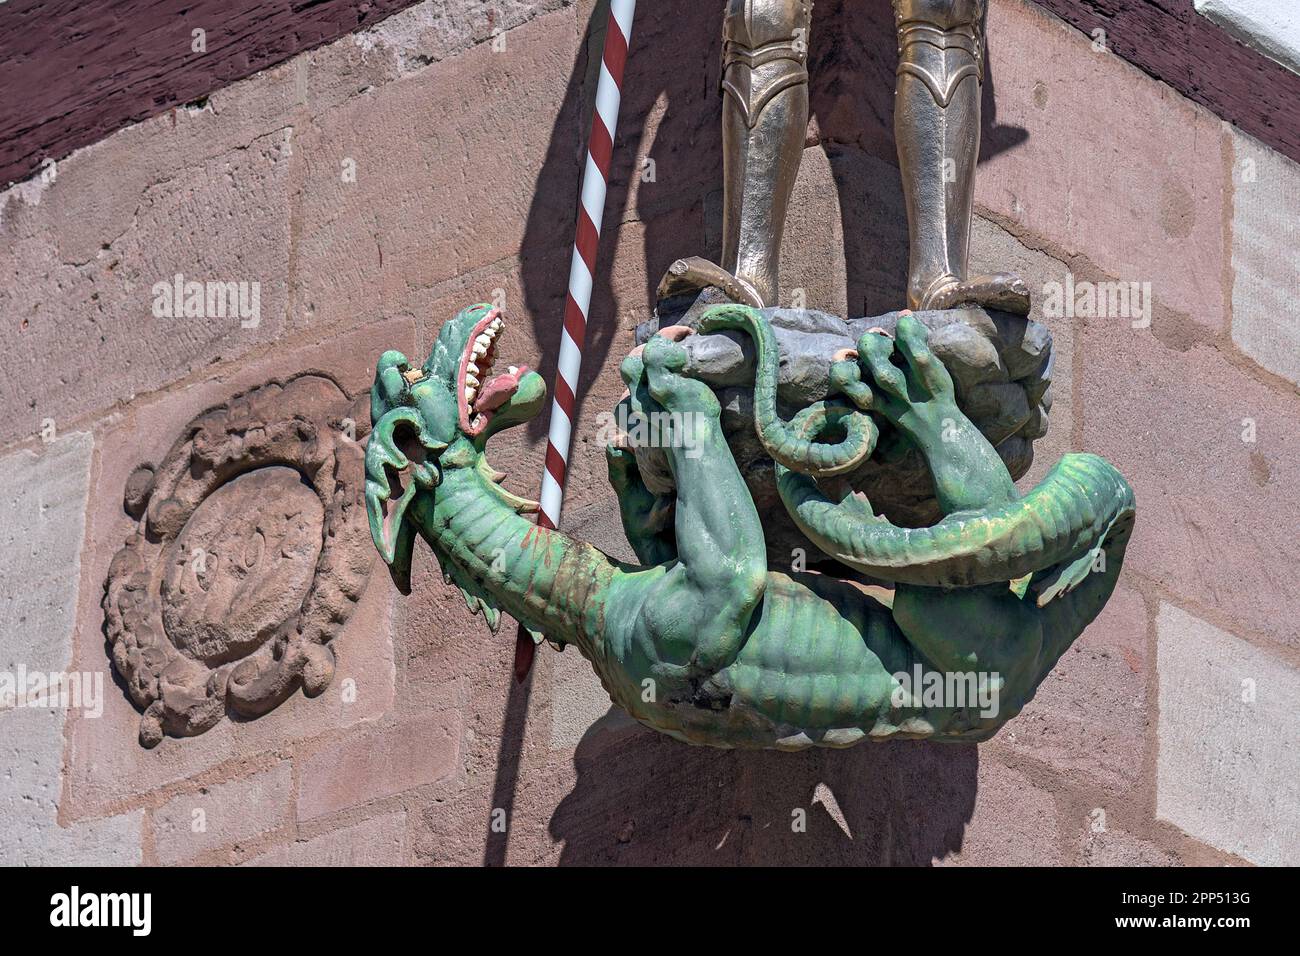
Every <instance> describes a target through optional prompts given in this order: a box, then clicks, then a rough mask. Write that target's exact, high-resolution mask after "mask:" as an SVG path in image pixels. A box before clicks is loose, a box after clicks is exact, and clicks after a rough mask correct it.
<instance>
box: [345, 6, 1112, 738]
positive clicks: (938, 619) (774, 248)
mask: <svg viewBox="0 0 1300 956" xmlns="http://www.w3.org/2000/svg"><path fill="white" fill-rule="evenodd" d="M810 8H811V5H810V3H809V2H807V0H729V3H728V7H727V15H726V19H725V26H724V44H723V58H724V63H723V74H722V101H723V108H722V109H723V151H724V157H723V159H724V162H723V193H724V195H723V207H724V230H723V243H722V245H723V248H722V256H721V261H720V263H714V262H711V261H708V260H706V259H703V258H699V257H689V258H684V259H680V260H678V261H677V262H675V263H674V264H673V265H672V266H671V267H670V269H669V271H668V274H667V275H666V276H665V277H664V279H663V281H662V282H661V283H660V285H659V288H658V293H657V297H656V303H655V314H654V318H653V319H652V320H650V321H649V322H647V323H645V324H644V325H643V326H642V327H641V328H640V329H639V330H638V341H639V342H640V344H639V345H638V346H637V347H636V348H635V349H634V350H633V351H632V353H631V354H630V355H628V356H627V358H625V359H624V360H623V362H622V364H621V367H620V369H619V372H620V375H621V377H622V380H623V382H624V384H625V386H626V391H625V392H624V394H623V396H622V398H621V400H620V401H619V402H618V404H617V407H616V408H615V409H614V413H613V415H612V416H610V421H611V423H612V424H611V425H610V426H609V427H608V428H607V434H606V435H604V436H603V437H604V438H605V440H606V442H605V443H606V457H607V464H608V474H609V480H610V483H611V485H612V487H613V489H614V492H615V494H616V496H617V498H618V506H619V511H620V516H621V518H622V523H623V530H624V533H625V534H626V536H627V539H628V541H629V543H630V544H631V545H632V549H633V551H634V552H635V554H636V556H637V559H638V563H637V564H626V563H623V562H620V561H617V560H615V559H613V558H611V557H609V556H608V555H606V554H604V553H603V552H601V551H599V550H598V549H596V548H595V547H593V546H591V545H589V544H587V543H585V542H582V541H578V540H575V539H573V538H570V537H568V536H566V535H564V534H562V533H561V532H559V531H556V530H553V529H552V528H551V527H547V526H543V525H537V524H534V523H533V522H532V521H531V520H529V519H528V518H526V517H524V516H525V515H526V514H528V513H529V512H531V511H534V510H536V508H537V505H536V503H535V502H531V501H527V500H525V499H523V498H520V497H518V496H516V495H514V494H512V493H510V492H508V491H506V490H505V489H504V488H503V487H502V485H501V481H502V479H503V478H504V476H503V475H501V474H499V473H498V472H496V471H495V470H494V469H493V468H492V467H491V466H490V465H489V464H488V463H487V459H486V457H485V451H486V445H487V442H488V440H489V438H491V437H492V436H493V435H495V434H497V433H499V432H501V431H503V430H505V429H508V428H510V427H511V426H514V425H518V424H519V423H521V422H524V421H527V420H528V419H530V418H532V417H533V416H534V415H536V414H537V413H538V412H539V411H540V410H541V408H542V406H543V404H544V397H545V391H546V388H545V384H544V382H543V381H542V379H541V377H540V376H539V375H538V374H537V373H536V372H532V371H529V370H528V369H527V367H526V366H515V365H510V366H509V367H508V369H507V370H506V371H500V366H501V364H503V363H501V362H500V361H499V360H498V355H499V352H500V350H501V349H500V347H501V336H502V335H503V334H504V332H505V331H506V328H507V326H506V322H505V317H504V316H503V315H502V313H501V311H500V310H499V309H496V308H493V307H491V306H489V305H477V306H473V307H471V308H468V309H466V310H464V311H463V312H461V313H460V314H458V315H456V316H455V317H453V318H451V319H450V320H448V321H447V322H446V324H445V325H444V326H443V328H442V330H441V332H440V334H439V336H438V339H437V341H436V342H435V343H434V345H433V348H432V351H431V352H430V354H429V356H428V358H427V359H426V360H425V361H424V363H423V364H422V365H412V364H411V362H410V361H409V360H408V359H407V357H406V356H405V355H402V354H401V353H400V352H392V351H390V352H386V353H384V355H383V356H382V357H381V358H380V360H379V363H378V366H377V369H376V376H375V383H374V386H373V388H372V391H371V420H372V421H373V422H374V423H375V424H374V431H373V434H372V436H371V440H370V442H369V444H368V446H367V449H366V507H367V511H368V516H369V523H370V530H371V534H372V537H373V539H374V543H375V545H376V547H377V548H378V549H379V552H380V554H381V555H382V556H383V559H384V561H385V562H386V563H387V564H388V565H389V567H390V570H391V571H392V574H393V576H394V579H395V580H396V581H397V583H398V586H399V588H401V589H402V590H403V591H404V592H406V591H409V588H410V567H411V561H412V555H413V552H414V547H415V541H416V538H417V537H418V538H423V539H424V540H425V541H426V542H427V543H428V545H429V546H430V547H431V549H432V550H433V553H434V555H435V556H436V557H437V559H438V561H439V563H440V564H441V566H442V570H443V575H444V578H445V579H446V580H447V581H448V582H449V583H452V584H454V585H455V586H456V587H458V588H459V589H460V590H461V592H462V593H463V595H464V597H465V601H466V603H467V604H468V605H469V607H470V609H471V610H473V611H475V612H476V613H481V614H482V615H483V616H484V618H485V619H486V621H487V623H488V625H489V627H490V628H491V629H492V630H493V631H494V632H495V631H496V630H497V629H498V628H499V626H500V621H501V612H502V611H505V612H506V613H508V614H510V615H511V616H512V617H514V618H515V619H516V620H518V621H519V622H520V623H521V624H522V625H523V626H524V627H525V628H526V629H527V631H528V632H529V633H530V634H531V635H532V638H533V642H534V643H540V641H541V640H542V639H546V640H549V641H550V642H551V643H552V644H555V645H557V646H559V647H561V648H563V647H565V646H568V645H573V646H574V647H576V648H577V649H578V652H579V653H580V654H582V656H583V657H585V658H586V659H587V660H588V661H589V662H590V663H591V665H592V667H593V669H594V670H595V672H596V674H597V675H598V676H599V678H600V680H601V682H602V684H603V686H604V687H605V689H606V690H607V691H608V692H609V695H610V698H611V699H612V700H613V701H614V702H615V703H616V704H618V705H619V706H620V707H622V708H624V709H625V710H626V711H627V712H628V713H629V714H631V715H632V716H633V717H634V718H635V719H637V720H638V721H640V722H641V723H643V724H645V725H646V726H648V727H651V728H654V729H656V730H658V731H661V732H663V733H666V734H669V735H671V736H673V737H675V738H677V739H679V740H683V741H686V742H688V743H692V744H705V745H710V746H716V747H763V748H775V749H781V750H797V749H802V748H805V747H810V746H826V747H845V746H849V745H852V744H855V743H857V742H859V741H862V740H885V739H890V738H905V739H907V738H925V739H933V740H944V741H980V740H985V739H988V738H989V737H991V736H992V735H993V734H995V733H996V732H997V731H998V729H999V728H1001V727H1002V726H1003V725H1004V724H1005V723H1006V722H1007V721H1008V720H1010V719H1012V718H1013V717H1015V716H1016V714H1018V713H1019V712H1020V710H1021V708H1022V707H1023V706H1024V705H1025V703H1026V702H1028V701H1029V700H1030V699H1031V698H1032V697H1033V695H1034V693H1035V691H1036V690H1037V688H1038V686H1039V684H1040V683H1041V682H1042V681H1043V680H1044V678H1045V677H1046V676H1047V673H1048V672H1049V671H1050V670H1051V668H1052V667H1054V666H1055V665H1056V663H1057V661H1058V660H1059V659H1060V657H1061V655H1062V654H1063V653H1064V652H1065V650H1066V649H1067V648H1069V646H1070V645H1071V643H1072V642H1073V641H1074V640H1075V638H1076V637H1078V635H1079V634H1080V633H1082V631H1083V629H1084V628H1085V627H1086V626H1087V625H1088V624H1089V623H1090V622H1091V621H1092V620H1093V619H1094V618H1095V617H1096V616H1097V615H1098V614H1099V613H1100V612H1101V610H1102V608H1103V607H1104V606H1105V604H1106V601H1107V600H1108V599H1109V597H1110V595H1111V593H1112V591H1113V590H1114V587H1115V583H1116V581H1117V579H1118V576H1119V574H1120V570H1121V566H1122V564H1123V559H1124V553H1125V549H1126V548H1127V545H1128V541H1129V538H1130V536H1131V534H1132V529H1133V522H1134V520H1135V507H1136V506H1135V501H1134V496H1133V492H1132V490H1131V489H1130V487H1129V486H1128V484H1127V482H1125V480H1124V478H1123V477H1122V476H1121V475H1120V474H1119V472H1118V471H1116V470H1115V468H1114V467H1113V466H1112V465H1110V464H1109V463H1108V462H1107V461H1105V460H1104V459H1102V458H1099V457H1097V456H1095V455H1088V454H1069V455H1066V456H1065V457H1064V458H1062V459H1061V461H1060V462H1058V463H1057V464H1056V466H1055V467H1054V468H1053V469H1051V471H1049V472H1048V473H1047V475H1046V477H1045V478H1043V480H1042V481H1041V482H1040V483H1039V484H1038V485H1037V486H1036V487H1034V488H1032V489H1030V490H1029V491H1027V492H1025V493H1022V492H1021V491H1020V490H1019V489H1018V488H1017V487H1016V485H1015V479H1017V478H1020V477H1022V476H1023V475H1024V474H1025V473H1026V472H1027V471H1028V469H1029V466H1030V463H1031V462H1032V456H1033V443H1034V441H1035V440H1036V439H1038V438H1040V437H1042V435H1043V434H1044V433H1045V431H1046V428H1047V418H1048V413H1049V412H1050V408H1051V395H1050V386H1051V378H1052V347H1051V337H1050V336H1049V335H1048V333H1047V330H1046V329H1045V328H1043V327H1042V326H1041V325H1039V324H1037V323H1035V322H1033V321H1031V320H1030V319H1029V318H1028V315H1029V312H1030V296H1029V292H1028V289H1027V287H1026V285H1025V283H1024V282H1023V281H1022V280H1021V279H1019V278H1018V277H1016V276H1014V275H1012V274H1010V273H1002V272H999V273H993V274H990V275H983V276H971V275H969V274H968V271H967V264H968V263H967V260H968V245H969V236H970V220H971V202H972V197H973V195H974V191H973V181H974V172H975V161H976V157H977V156H978V153H979V131H980V87H981V84H982V83H983V76H984V3H983V0H895V3H894V11H895V20H896V27H897V36H898V48H899V66H898V70H897V77H896V87H895V105H896V108H895V126H896V139H897V143H898V150H899V159H900V171H901V176H902V184H903V193H904V199H905V205H906V208H907V214H908V223H909V228H910V255H909V260H910V264H909V275H908V279H907V286H906V289H903V290H900V296H899V299H900V305H902V304H903V303H906V306H907V308H901V309H899V310H898V311H895V312H891V313H888V314H886V315H882V316H874V317H870V318H859V319H841V318H838V317H836V316H831V315H826V314H824V313H821V312H815V311H811V310H806V309H781V308H775V307H773V304H774V303H775V302H776V300H777V292H778V288H779V277H778V275H777V263H778V262H779V259H780V256H779V249H780V241H781V232H782V228H783V223H784V221H785V212H786V206H787V204H788V202H789V198H790V191H791V188H792V187H793V183H794V180H795V173H796V171H797V167H798V163H799V158H800V155H801V154H802V150H803V144H804V139H805V132H806V126H807V122H808V103H807V99H808V91H807V83H808V77H807V71H806V61H807V46H806V42H807V38H808V30H809V25H810V22H811V21H810ZM628 16H630V13H628V14H627V15H625V17H624V19H627V17H628ZM565 324H566V330H567V328H568V324H569V319H568V317H567V316H566V323H565ZM570 351H572V349H570ZM563 354H564V353H562V358H561V362H562V363H563V362H564V361H565V359H564V358H563ZM548 467H549V463H548Z"/></svg>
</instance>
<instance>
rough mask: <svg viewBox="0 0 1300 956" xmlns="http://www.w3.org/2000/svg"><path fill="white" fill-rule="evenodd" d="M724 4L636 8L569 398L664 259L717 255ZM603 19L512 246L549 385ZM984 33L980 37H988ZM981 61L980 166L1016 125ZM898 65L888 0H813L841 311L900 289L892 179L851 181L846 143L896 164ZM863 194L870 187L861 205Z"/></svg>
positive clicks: (902, 233) (638, 308)
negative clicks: (637, 280) (619, 257)
mask: <svg viewBox="0 0 1300 956" xmlns="http://www.w3.org/2000/svg"><path fill="white" fill-rule="evenodd" d="M725 6H726V0H708V2H704V3H673V4H649V3H643V4H641V6H640V7H639V8H638V10H637V13H636V24H635V27H634V29H633V32H632V46H631V50H630V51H629V56H628V65H627V71H626V74H625V76H624V81H623V101H622V110H621V115H620V117H619V128H618V131H617V135H616V138H615V144H614V156H613V162H612V164H611V169H610V182H609V190H608V193H607V197H606V202H605V219H604V223H603V232H602V236H601V245H600V249H601V255H600V260H599V262H598V265H597V269H596V273H597V274H596V277H595V280H596V281H595V285H594V288H593V290H592V304H591V316H592V320H591V324H590V327H589V328H588V330H587V340H586V344H585V348H584V361H583V373H582V378H581V381H580V385H579V393H578V404H579V409H581V405H582V402H583V398H584V396H585V395H586V394H587V393H588V390H589V386H590V384H591V382H592V380H593V379H595V378H596V377H597V376H598V375H603V374H609V371H608V370H607V369H606V362H607V361H608V359H609V358H610V356H609V351H610V347H611V345H612V343H613V340H614V336H615V332H616V331H617V329H618V327H619V323H620V321H621V320H620V313H621V310H625V311H626V312H627V313H629V318H628V319H627V320H625V321H624V324H625V325H628V326H629V327H630V326H631V325H635V324H636V323H637V322H639V321H643V320H644V319H646V318H648V316H649V312H650V310H651V308H652V305H653V297H654V289H655V286H656V285H657V284H658V281H659V278H660V277H661V276H662V275H663V273H664V271H665V270H666V269H667V267H668V266H669V265H670V264H671V263H672V262H673V260H675V259H677V258H679V257H681V256H688V255H702V256H705V257H707V258H711V259H715V260H716V259H717V258H719V255H720V250H721V243H722V235H721V202H722V135H721V109H722V102H721V94H720V93H719V90H718V84H719V80H720V77H721V72H722V64H721V57H722V52H721V51H722V16H723V12H724V7H725ZM608 16H609V4H608V0H599V2H597V3H596V5H595V8H594V11H593V13H592V16H591V19H590V20H589V21H588V24H587V28H586V32H585V34H584V38H583V44H582V46H581V48H580V52H579V55H578V57H577V58H576V60H575V63H574V66H573V70H572V72H571V73H570V75H569V81H568V86H567V89H566V92H565V97H564V103H563V106H562V107H561V109H560V112H559V115H558V116H557V117H556V119H555V124H554V126H553V127H552V131H551V138H550V143H549V144H548V146H547V149H546V156H545V159H544V162H543V166H542V170H541V172H540V174H539V175H538V179H537V183H536V186H535V189H534V192H533V201H532V206H531V207H530V210H529V215H528V222H527V225H526V227H525V232H524V239H523V244H522V247H521V249H520V259H521V263H522V267H521V279H522V284H523V294H524V307H525V309H526V311H527V312H528V315H529V317H530V320H531V321H532V324H533V333H534V337H535V340H536V341H537V342H538V343H540V345H541V347H542V349H543V354H542V355H541V357H540V361H539V371H540V372H541V373H542V374H543V375H545V376H546V380H547V381H548V382H551V381H554V380H555V367H556V361H557V356H558V348H559V337H560V327H561V324H562V321H563V316H564V302H565V294H566V291H567V287H568V276H569V257H570V252H571V249H572V242H573V234H574V226H575V216H576V213H577V203H578V192H579V188H580V181H581V177H580V173H581V170H582V168H583V163H584V161H585V148H586V140H587V135H588V131H589V128H590V117H591V108H592V99H593V96H594V91H595V85H596V76H597V71H598V68H599V64H600V57H601V51H602V49H603V47H604V41H605V29H606V24H607V21H608ZM996 42H997V38H996V37H994V38H993V41H992V44H991V46H992V47H993V48H994V49H996ZM987 61H988V58H987V57H986V70H985V83H984V91H983V135H982V142H981V147H980V161H981V162H984V161H986V160H988V159H990V158H991V157H993V156H995V155H997V154H998V153H1000V152H1003V151H1005V150H1008V149H1011V148H1012V147H1014V146H1016V145H1018V144H1019V143H1021V142H1023V141H1024V140H1025V138H1026V137H1027V133H1026V132H1025V131H1024V130H1023V129H1020V128H1018V127H1009V126H999V125H998V124H997V118H996V109H995V105H994V82H993V70H992V68H991V65H989V64H988V62H987ZM897 63H898V54H897V48H896V43H895V39H894V21H893V11H892V8H891V5H890V4H889V3H888V2H887V0H877V2H874V3H850V2H846V0H818V2H817V3H816V4H815V5H814V8H813V27H812V35H811V40H810V48H809V72H810V76H811V83H810V91H809V93H810V112H811V124H810V129H812V130H815V131H816V135H817V136H818V138H819V140H820V142H821V143H822V145H823V148H825V149H826V152H827V154H828V157H829V159H830V165H831V169H832V173H833V175H834V177H835V184H836V188H837V191H838V193H839V197H840V203H841V210H840V211H841V218H842V220H843V224H844V237H845V249H844V254H845V259H846V264H847V273H848V281H847V286H848V289H847V291H848V298H847V301H848V303H849V311H850V312H851V313H853V314H855V315H859V314H860V315H874V314H879V313H882V312H886V311H889V310H891V309H895V308H897V307H898V306H899V304H900V299H901V297H902V295H903V291H904V290H905V288H906V285H907V271H906V270H907V250H906V236H907V222H906V217H905V214H904V213H903V204H902V198H901V193H902V186H901V183H900V182H899V180H898V178H897V176H896V175H895V176H894V177H893V179H892V181H891V182H890V183H888V184H873V186H872V188H871V189H870V190H864V189H863V188H862V184H860V183H857V182H856V181H855V178H856V177H860V175H861V172H860V171H861V169H862V165H861V163H860V162H857V161H856V159H857V157H855V156H854V155H853V154H854V153H855V152H856V153H865V154H867V155H869V156H872V157H874V158H876V159H879V160H883V161H884V162H885V163H887V164H889V166H890V167H891V168H894V169H896V168H897V164H898V159H897V155H896V152H895V148H894V126H893V123H894V119H893V106H894V92H893V91H894V71H895V68H896V67H897ZM647 157H649V158H651V159H653V160H654V164H655V166H654V172H655V180H654V182H653V183H638V186H639V188H638V189H637V190H636V196H637V201H636V208H635V209H633V210H630V211H628V212H626V213H625V212H624V210H625V209H626V207H627V205H628V202H629V191H630V184H631V183H632V181H633V180H639V179H640V177H641V170H642V161H643V160H644V159H645V158H647ZM867 193H870V194H871V195H873V196H875V197H876V198H875V199H874V200H873V201H871V202H865V201H861V198H860V197H864V196H865V195H866V194H867ZM882 195H883V197H884V199H883V200H882ZM625 219H626V220H627V222H626V223H625V222H624V220H625ZM625 228H626V231H627V233H628V235H625ZM633 243H640V244H641V245H642V246H643V248H644V272H643V276H642V278H643V281H644V287H643V289H641V290H633V289H631V288H628V287H627V284H626V283H623V284H621V285H620V286H619V287H618V288H617V290H616V288H615V283H614V282H612V281H611V260H612V255H613V250H614V249H615V248H617V247H620V244H621V245H622V246H624V247H628V246H630V245H631V247H633V248H634V247H635V246H634V245H632V244H633ZM787 285H789V283H787ZM619 293H622V294H623V295H625V296H626V295H633V294H636V295H638V300H637V301H622V300H620V297H619ZM546 427H547V423H546V421H545V420H543V419H542V418H541V417H539V418H536V419H534V420H533V421H532V422H531V423H530V424H529V425H528V428H529V437H530V438H532V439H538V438H541V437H542V436H544V435H545V430H546Z"/></svg>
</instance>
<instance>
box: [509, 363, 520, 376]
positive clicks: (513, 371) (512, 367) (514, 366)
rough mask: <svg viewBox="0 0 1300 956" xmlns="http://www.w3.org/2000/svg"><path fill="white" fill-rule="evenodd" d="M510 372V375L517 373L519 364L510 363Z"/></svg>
mask: <svg viewBox="0 0 1300 956" xmlns="http://www.w3.org/2000/svg"><path fill="white" fill-rule="evenodd" d="M510 374H511V375H518V374H519V366H517V365H512V366H510Z"/></svg>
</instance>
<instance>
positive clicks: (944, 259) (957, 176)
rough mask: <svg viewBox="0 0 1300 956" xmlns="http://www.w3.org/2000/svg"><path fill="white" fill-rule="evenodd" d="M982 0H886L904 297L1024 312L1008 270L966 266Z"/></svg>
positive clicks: (1025, 295)
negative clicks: (892, 54) (893, 54)
mask: <svg viewBox="0 0 1300 956" xmlns="http://www.w3.org/2000/svg"><path fill="white" fill-rule="evenodd" d="M984 13H985V11H984V0H894V19H895V24H896V27H897V31H898V80H897V85H896V86H895V92H894V135H895V139H896V141H897V143H898V160H899V167H900V169H901V171H902V176H903V195H904V199H905V201H906V205H907V221H908V229H909V231H910V234H911V240H910V241H911V245H910V253H909V267H908V272H909V275H908V286H907V303H908V305H909V306H910V307H911V308H913V309H944V308H951V307H952V306H956V305H961V304H963V303H968V302H970V303H976V304H979V305H984V306H988V307H991V308H997V309H1003V310H1006V311H1009V312H1016V313H1019V314H1021V315H1027V314H1028V312H1029V290H1028V287H1027V286H1026V285H1025V283H1024V281H1023V280H1021V279H1020V278H1018V277H1017V276H1014V275H1011V274H1009V273H995V274H993V275H987V276H977V277H970V276H968V275H967V268H968V263H967V260H968V256H969V251H970V228H971V208H972V203H973V201H974V195H975V163H976V160H977V159H978V157H979V146H980V92H981V87H982V85H983V82H984Z"/></svg>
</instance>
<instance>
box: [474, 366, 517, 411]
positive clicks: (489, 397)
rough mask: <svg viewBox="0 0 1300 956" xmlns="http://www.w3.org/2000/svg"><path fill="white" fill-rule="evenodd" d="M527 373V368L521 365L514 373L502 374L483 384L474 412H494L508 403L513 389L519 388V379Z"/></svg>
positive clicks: (513, 391)
mask: <svg viewBox="0 0 1300 956" xmlns="http://www.w3.org/2000/svg"><path fill="white" fill-rule="evenodd" d="M527 371H528V369H527V367H525V366H522V365H521V366H519V368H518V369H517V370H516V371H513V372H502V373H501V374H500V375H496V376H493V377H492V378H491V379H489V380H488V381H487V382H484V383H483V386H482V387H481V388H480V389H479V391H478V401H476V402H475V403H474V411H476V412H492V411H496V410H497V409H498V408H500V407H501V406H502V405H504V404H505V403H506V402H508V401H509V400H510V396H511V395H513V394H514V393H515V389H517V388H518V387H519V379H520V377H521V376H522V375H523V374H524V373H525V372H527Z"/></svg>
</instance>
